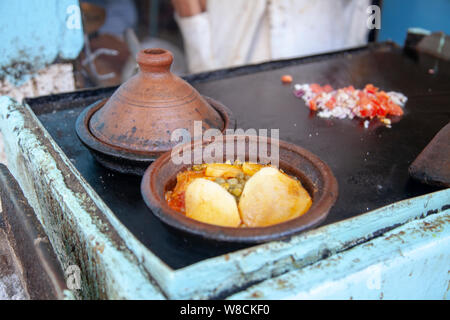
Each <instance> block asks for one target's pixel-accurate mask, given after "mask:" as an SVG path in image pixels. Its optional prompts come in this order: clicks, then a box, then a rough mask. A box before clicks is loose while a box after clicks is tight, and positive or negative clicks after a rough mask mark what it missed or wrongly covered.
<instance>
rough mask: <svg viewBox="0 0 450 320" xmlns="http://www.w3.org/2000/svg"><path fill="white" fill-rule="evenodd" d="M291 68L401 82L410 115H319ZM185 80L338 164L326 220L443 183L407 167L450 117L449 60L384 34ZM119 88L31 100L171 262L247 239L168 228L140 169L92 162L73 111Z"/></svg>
mask: <svg viewBox="0 0 450 320" xmlns="http://www.w3.org/2000/svg"><path fill="white" fill-rule="evenodd" d="M436 65H437V66H438V71H437V72H436V73H435V74H433V75H432V74H429V73H428V69H429V68H432V67H435V66H436ZM283 74H291V75H292V76H293V78H294V83H293V84H295V83H312V82H316V83H319V84H322V85H323V84H331V85H332V86H333V87H341V86H348V85H354V86H355V87H356V88H362V87H364V85H365V84H367V83H373V84H374V85H375V86H378V87H380V88H381V89H383V90H386V91H400V92H402V93H404V94H405V95H407V96H408V98H409V100H408V102H407V104H406V107H405V115H404V116H403V117H402V118H401V119H400V121H399V122H397V123H394V124H393V125H392V128H390V129H389V128H386V127H385V126H381V125H379V124H378V123H377V122H376V121H374V123H371V125H370V126H369V128H368V129H365V128H364V126H363V123H362V121H359V120H356V119H354V120H338V119H322V118H319V117H316V116H315V115H314V114H310V112H309V110H308V108H306V106H305V104H304V103H303V101H302V100H301V99H298V98H296V97H295V96H294V95H293V93H292V87H293V84H292V85H291V86H289V85H288V86H286V85H282V84H281V82H280V77H281V75H283ZM187 80H188V81H190V82H191V83H192V84H193V85H194V87H196V88H197V89H198V90H199V91H200V93H202V94H204V95H207V96H210V97H213V98H214V99H217V100H219V101H221V102H222V103H224V104H225V105H227V106H228V107H229V108H230V109H232V111H233V112H234V114H235V116H236V118H237V119H238V128H243V129H248V128H255V129H260V128H261V129H264V128H267V129H271V128H277V129H279V130H280V138H281V139H283V140H286V141H289V142H292V143H295V144H297V145H299V146H302V147H304V148H306V149H308V150H310V151H311V152H313V153H315V154H316V155H318V156H319V157H320V158H321V159H323V160H324V161H325V162H326V163H327V164H328V165H329V166H330V167H331V169H332V170H333V172H334V174H335V176H336V178H337V180H338V183H339V197H338V201H337V203H336V205H335V206H334V207H333V208H332V210H331V212H330V214H329V216H328V218H327V219H326V221H325V222H323V223H322V224H321V225H326V224H330V223H334V222H337V221H340V220H343V219H347V218H351V217H354V216H357V215H360V214H362V213H365V212H367V211H369V210H373V209H376V208H380V207H382V206H385V205H388V204H391V203H393V202H396V201H399V200H403V199H408V198H411V197H415V196H419V195H423V194H426V193H430V192H433V191H436V190H438V189H437V188H434V187H430V186H427V185H423V184H420V183H419V182H416V181H414V180H412V179H410V178H409V176H408V166H409V165H410V164H411V162H412V161H413V160H414V159H415V158H416V156H417V155H418V154H419V153H420V151H421V150H422V149H423V148H424V147H425V146H426V145H427V143H428V142H429V141H430V140H431V139H432V138H433V136H434V135H435V134H436V133H437V132H438V131H439V129H440V128H442V127H443V126H444V125H446V124H447V123H448V121H449V119H450V117H449V116H450V112H449V110H450V68H449V65H448V63H444V62H443V61H439V60H437V59H433V58H428V57H415V58H413V57H409V56H406V55H405V54H404V53H403V52H402V50H401V49H400V48H397V47H395V46H394V45H392V44H389V43H384V44H377V45H374V46H370V47H368V48H360V49H355V50H348V51H345V52H338V53H332V54H325V55H320V56H315V57H308V58H303V59H293V60H286V61H277V62H271V63H265V64H261V65H253V66H247V67H241V68H234V69H228V70H220V71H217V72H211V73H204V74H200V75H194V76H190V77H188V78H187ZM114 90H115V88H106V89H96V90H87V91H83V92H73V93H67V94H61V95H53V96H49V97H40V98H36V99H29V100H27V103H28V104H29V105H30V106H31V107H32V109H33V110H34V112H35V113H36V114H37V115H38V117H39V119H40V121H41V122H42V123H43V125H44V126H45V128H46V129H47V130H48V132H49V133H50V134H51V135H52V137H53V138H54V139H55V141H56V142H57V143H58V145H59V146H60V147H61V148H62V150H63V151H64V152H65V153H66V155H67V156H68V157H69V159H71V161H72V162H73V163H74V165H75V166H76V168H77V169H78V170H79V171H80V172H81V174H82V175H83V176H84V178H85V179H86V180H87V182H88V183H89V184H90V185H91V186H92V187H93V188H94V190H96V192H97V193H98V194H99V195H100V197H101V198H102V199H103V200H104V201H105V203H106V204H107V205H108V206H109V207H110V208H111V209H112V211H113V212H114V213H115V214H116V215H117V217H118V218H119V220H120V221H121V222H122V223H123V224H124V225H125V226H126V227H127V228H128V229H129V230H130V231H131V232H132V233H133V234H134V235H135V236H136V237H137V238H138V239H139V240H140V241H141V242H142V243H143V244H144V245H145V246H147V247H148V248H149V249H150V250H151V251H152V252H153V253H154V254H156V255H157V256H158V257H160V258H161V259H162V260H163V261H164V262H165V263H167V264H168V265H169V266H170V267H172V268H175V269H178V268H182V267H185V266H188V265H190V264H192V263H195V262H198V261H201V260H204V259H206V258H210V257H214V256H218V255H221V254H224V253H228V252H232V251H235V250H237V249H239V248H244V247H246V246H243V245H230V244H220V243H209V242H206V241H202V240H200V239H194V238H191V237H189V236H186V235H184V234H180V233H177V232H174V231H172V230H171V229H168V228H166V227H165V226H164V225H163V224H162V223H161V222H160V221H159V220H158V219H156V218H155V217H154V216H153V215H152V214H151V213H150V212H149V210H148V209H147V207H146V206H145V204H144V202H143V200H142V198H141V194H140V190H139V184H140V178H137V177H131V176H125V175H121V174H118V173H113V172H110V171H108V170H106V169H104V168H103V167H101V166H100V165H99V164H97V163H96V162H95V161H94V159H93V158H92V156H91V155H90V153H89V152H88V150H87V149H86V148H85V147H84V146H83V145H82V144H81V143H80V142H79V140H78V138H77V136H76V133H75V129H74V126H75V120H76V117H77V116H78V114H79V113H80V112H81V111H82V109H83V108H84V107H86V106H88V105H89V104H90V103H92V102H94V101H96V100H97V99H100V98H103V97H107V96H109V95H111V93H112V92H113V91H114ZM269 132H270V130H269ZM393 214H394V213H393ZM247 247H248V245H247Z"/></svg>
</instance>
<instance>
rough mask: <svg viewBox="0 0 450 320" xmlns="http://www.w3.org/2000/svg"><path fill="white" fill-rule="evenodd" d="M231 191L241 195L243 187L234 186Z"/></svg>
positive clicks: (233, 193)
mask: <svg viewBox="0 0 450 320" xmlns="http://www.w3.org/2000/svg"><path fill="white" fill-rule="evenodd" d="M230 192H231V194H232V195H234V196H236V197H239V196H240V195H241V193H242V189H241V188H233V189H231V191H230Z"/></svg>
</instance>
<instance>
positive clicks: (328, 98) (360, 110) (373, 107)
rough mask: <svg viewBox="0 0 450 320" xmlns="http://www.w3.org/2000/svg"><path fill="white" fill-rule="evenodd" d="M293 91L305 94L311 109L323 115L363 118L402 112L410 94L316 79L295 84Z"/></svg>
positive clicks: (370, 85)
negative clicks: (337, 85)
mask: <svg viewBox="0 0 450 320" xmlns="http://www.w3.org/2000/svg"><path fill="white" fill-rule="evenodd" d="M294 94H295V96H296V97H298V98H302V99H303V100H304V101H305V103H306V105H307V106H308V107H309V109H310V110H312V111H317V115H318V116H319V117H323V118H340V119H345V118H350V119H353V118H355V117H358V118H362V119H373V118H379V119H380V120H381V121H382V122H383V123H385V122H386V121H384V120H383V119H385V118H386V117H388V116H401V115H403V107H404V105H405V103H406V101H407V100H408V98H407V97H406V96H405V95H403V94H402V93H400V92H394V91H391V92H385V91H383V90H380V89H379V88H377V87H375V86H374V85H372V84H367V85H366V86H365V87H364V89H355V88H354V87H353V86H348V87H344V88H340V89H336V90H335V89H333V87H331V86H330V85H324V86H321V85H319V84H317V83H312V84H296V85H295V86H294Z"/></svg>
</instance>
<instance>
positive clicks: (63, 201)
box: [0, 97, 165, 299]
mask: <svg viewBox="0 0 450 320" xmlns="http://www.w3.org/2000/svg"><path fill="white" fill-rule="evenodd" d="M0 130H1V132H2V134H3V139H4V143H5V152H6V154H7V160H8V168H9V170H10V171H11V172H12V174H13V175H14V176H15V178H16V179H17V181H18V183H19V185H20V187H21V188H22V190H23V192H24V194H25V196H26V197H27V199H28V201H29V203H30V205H31V206H32V207H33V209H34V210H35V212H36V215H37V218H38V219H39V221H40V222H41V223H42V225H43V227H44V229H45V232H46V233H47V235H48V237H49V239H50V241H51V243H52V245H53V247H54V249H55V252H56V254H57V256H58V258H59V260H60V262H61V264H62V267H63V269H64V270H67V268H68V267H69V266H71V265H75V266H78V267H79V268H80V269H81V280H82V281H81V290H73V291H72V293H73V294H74V296H75V297H78V298H93V299H99V298H100V299H164V298H165V297H164V295H163V294H162V293H161V292H160V290H159V289H158V287H157V286H156V285H155V284H154V283H153V282H152V281H151V278H150V277H149V275H148V273H147V272H146V271H145V269H144V268H143V267H142V256H139V251H138V250H137V251H138V255H136V254H135V253H134V252H132V251H131V250H129V249H128V248H129V247H130V246H131V247H132V245H133V244H130V243H126V242H125V241H124V240H123V239H124V237H123V235H124V234H123V233H124V232H125V231H126V230H125V231H123V230H121V227H120V225H119V223H118V221H116V220H115V217H114V216H113V214H112V213H111V212H110V210H109V209H108V208H107V207H106V206H105V205H104V204H103V202H102V201H100V199H99V198H98V196H97V195H96V194H95V192H93V190H92V189H91V188H90V187H89V186H88V185H87V183H86V181H85V180H84V179H83V178H82V177H81V176H80V175H79V173H78V172H77V171H76V170H75V168H74V167H73V165H72V164H71V163H70V162H69V160H68V159H67V158H66V157H64V156H60V155H61V154H62V151H61V150H60V149H59V147H58V146H57V145H56V144H55V143H54V141H53V140H52V139H51V137H50V136H49V134H48V133H47V132H46V130H45V129H44V128H43V127H42V125H41V124H40V122H39V121H38V120H37V118H36V117H35V116H34V114H33V113H32V111H31V110H30V109H29V107H28V106H23V105H21V104H19V103H17V102H15V101H14V100H12V99H10V98H8V97H0ZM119 230H120V231H122V234H120V233H119ZM130 241H131V242H132V240H130Z"/></svg>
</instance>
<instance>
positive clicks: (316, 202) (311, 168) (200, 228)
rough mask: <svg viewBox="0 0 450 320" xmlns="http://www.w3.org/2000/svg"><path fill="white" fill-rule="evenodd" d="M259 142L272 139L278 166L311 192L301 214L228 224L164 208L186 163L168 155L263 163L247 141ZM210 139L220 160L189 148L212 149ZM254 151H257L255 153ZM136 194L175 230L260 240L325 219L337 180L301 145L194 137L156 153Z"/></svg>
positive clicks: (209, 237)
mask: <svg viewBox="0 0 450 320" xmlns="http://www.w3.org/2000/svg"><path fill="white" fill-rule="evenodd" d="M230 143H232V144H234V146H236V145H237V144H238V143H243V144H244V145H245V147H244V148H240V149H239V148H235V147H231V148H230V147H229V145H228V144H230ZM259 143H264V144H266V145H267V149H268V150H271V148H272V144H277V145H278V147H279V168H280V169H282V170H283V171H284V172H286V173H287V174H289V175H292V176H295V177H297V178H298V179H299V180H300V181H301V182H302V185H303V186H304V188H305V189H306V190H307V191H308V193H309V194H310V196H311V198H312V200H313V203H312V206H311V208H310V209H309V210H308V211H307V212H306V213H305V214H303V215H302V216H300V217H298V218H295V219H292V220H289V221H285V222H282V223H279V224H276V225H272V226H268V227H257V228H231V227H221V226H216V225H211V224H206V223H203V222H200V221H197V220H194V219H191V218H188V217H187V216H185V215H184V214H182V213H180V212H178V211H176V210H174V209H172V208H171V207H169V205H168V204H167V202H166V199H165V193H166V192H167V191H169V190H172V189H173V187H174V186H175V184H176V176H177V174H178V173H179V172H181V171H184V170H186V169H187V168H188V167H190V165H189V164H176V163H175V162H174V161H172V159H173V155H181V154H184V153H185V152H188V154H189V153H190V154H191V156H190V157H191V159H192V162H193V163H199V162H225V159H230V158H234V160H236V159H239V160H241V161H243V160H244V159H245V161H248V160H249V159H257V162H259V163H266V162H267V161H268V159H267V158H265V156H263V155H260V154H259V152H258V151H257V148H254V147H252V145H253V146H254V145H257V144H259ZM215 144H220V148H223V153H222V154H221V155H219V158H220V159H214V160H213V161H210V160H208V161H204V160H205V158H204V155H203V157H202V152H194V151H196V148H198V147H200V149H201V150H202V151H203V152H205V148H208V149H211V148H212V147H214V145H215ZM197 150H198V149H197ZM232 150H234V151H232ZM230 152H233V154H232V155H231V154H230ZM256 152H258V154H255V153H256ZM234 153H235V154H234ZM199 157H202V158H199ZM196 161H197V162H196ZM141 193H142V197H143V199H144V201H145V203H146V205H147V206H148V208H149V209H150V210H151V213H152V214H154V215H155V216H156V217H157V218H159V219H160V220H161V221H162V222H163V223H165V224H166V225H168V226H169V227H170V228H172V229H173V230H174V231H176V232H181V233H185V234H188V235H192V236H195V237H200V238H202V239H203V240H208V241H215V242H217V241H218V242H234V243H262V242H267V241H272V240H280V239H285V238H287V237H290V236H292V235H295V234H298V233H299V232H302V231H305V230H308V229H310V228H312V227H314V226H317V225H318V224H320V223H321V222H322V221H324V219H325V218H326V217H327V215H328V213H329V211H330V209H331V207H332V206H333V205H334V203H335V202H336V199H337V196H338V183H337V180H336V178H335V177H334V175H333V173H332V171H331V169H330V168H329V167H328V166H327V164H326V163H324V162H323V161H322V160H321V159H319V158H318V157H317V156H315V155H314V154H312V153H311V152H309V151H308V150H306V149H303V148H301V147H299V146H296V145H294V144H291V143H288V142H284V141H280V140H273V139H270V138H267V137H260V136H259V137H258V136H242V135H227V136H223V137H220V138H217V139H215V140H214V141H213V142H206V143H205V142H203V143H202V141H195V142H193V143H191V145H190V146H188V145H184V146H179V147H176V148H174V149H173V150H172V152H169V153H166V154H164V155H162V156H161V157H159V158H158V159H157V160H156V161H155V162H153V163H152V165H151V166H150V167H149V168H148V169H147V171H146V172H145V174H144V177H143V179H142V183H141ZM149 214H150V212H149Z"/></svg>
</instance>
